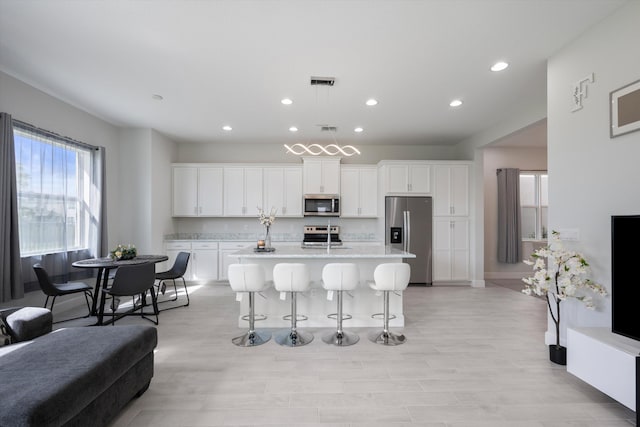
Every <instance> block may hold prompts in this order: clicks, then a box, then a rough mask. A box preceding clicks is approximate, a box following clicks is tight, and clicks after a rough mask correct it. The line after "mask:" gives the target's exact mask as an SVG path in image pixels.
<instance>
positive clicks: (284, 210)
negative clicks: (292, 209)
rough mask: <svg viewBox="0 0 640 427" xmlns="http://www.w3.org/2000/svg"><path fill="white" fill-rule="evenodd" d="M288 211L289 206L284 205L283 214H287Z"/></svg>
mask: <svg viewBox="0 0 640 427" xmlns="http://www.w3.org/2000/svg"><path fill="white" fill-rule="evenodd" d="M286 213H287V207H286V206H283V207H282V215H285V214H286Z"/></svg>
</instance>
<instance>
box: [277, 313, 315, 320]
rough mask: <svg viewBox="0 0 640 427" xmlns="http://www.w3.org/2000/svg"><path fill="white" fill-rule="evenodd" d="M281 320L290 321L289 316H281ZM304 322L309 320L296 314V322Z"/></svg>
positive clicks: (302, 315)
mask: <svg viewBox="0 0 640 427" xmlns="http://www.w3.org/2000/svg"><path fill="white" fill-rule="evenodd" d="M282 320H291V315H290V314H285V315H284V316H282ZM305 320H309V318H308V317H307V316H305V315H304V314H298V315H297V316H296V322H304V321H305Z"/></svg>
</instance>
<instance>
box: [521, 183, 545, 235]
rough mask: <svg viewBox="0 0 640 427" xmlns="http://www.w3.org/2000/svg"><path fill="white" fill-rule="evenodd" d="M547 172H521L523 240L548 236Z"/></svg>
mask: <svg viewBox="0 0 640 427" xmlns="http://www.w3.org/2000/svg"><path fill="white" fill-rule="evenodd" d="M548 182H549V178H548V175H547V172H546V171H545V172H524V171H523V172H520V213H521V218H522V240H545V239H546V238H547V230H548V226H547V211H548V207H549V192H548Z"/></svg>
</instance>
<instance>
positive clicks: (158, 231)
mask: <svg viewBox="0 0 640 427" xmlns="http://www.w3.org/2000/svg"><path fill="white" fill-rule="evenodd" d="M177 157H178V148H177V144H176V143H175V142H174V141H172V140H171V139H169V138H167V137H166V136H164V135H162V134H161V133H159V132H157V131H155V130H153V131H151V156H150V158H151V216H150V218H151V241H150V244H151V247H150V248H149V250H150V251H151V252H152V253H164V236H165V235H166V234H170V233H173V232H174V230H175V221H174V219H173V217H172V216H171V209H172V206H171V205H172V186H173V179H172V177H171V166H170V165H171V163H172V162H174V161H175V159H177Z"/></svg>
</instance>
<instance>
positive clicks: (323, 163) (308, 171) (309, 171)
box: [303, 158, 340, 194]
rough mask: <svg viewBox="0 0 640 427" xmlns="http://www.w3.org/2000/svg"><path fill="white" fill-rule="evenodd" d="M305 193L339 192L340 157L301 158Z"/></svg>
mask: <svg viewBox="0 0 640 427" xmlns="http://www.w3.org/2000/svg"><path fill="white" fill-rule="evenodd" d="M303 162H304V163H303V171H304V172H303V177H304V178H303V179H304V185H303V190H304V193H305V194H340V159H332V158H328V159H320V158H304V159H303Z"/></svg>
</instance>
